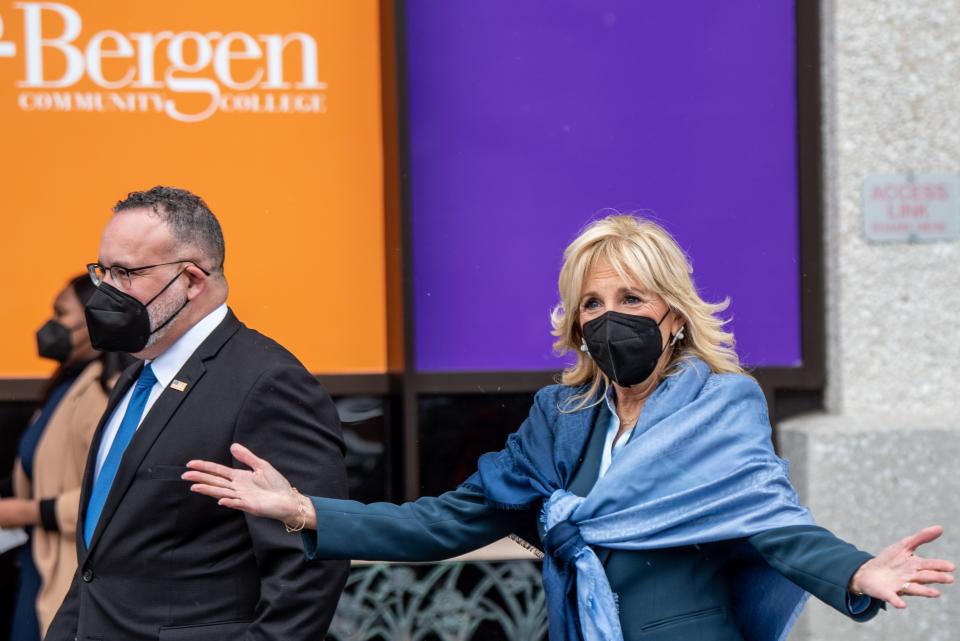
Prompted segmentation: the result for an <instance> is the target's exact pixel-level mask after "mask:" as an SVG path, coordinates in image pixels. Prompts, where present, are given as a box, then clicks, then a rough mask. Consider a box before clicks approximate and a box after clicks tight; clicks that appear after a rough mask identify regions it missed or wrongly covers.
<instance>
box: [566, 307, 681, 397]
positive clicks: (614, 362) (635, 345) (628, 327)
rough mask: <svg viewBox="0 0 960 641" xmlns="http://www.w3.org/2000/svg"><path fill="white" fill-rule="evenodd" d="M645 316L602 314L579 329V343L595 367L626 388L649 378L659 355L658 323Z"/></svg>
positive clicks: (655, 366)
mask: <svg viewBox="0 0 960 641" xmlns="http://www.w3.org/2000/svg"><path fill="white" fill-rule="evenodd" d="M669 314H670V311H669V310H667V313H666V314H664V315H663V318H661V319H660V321H659V322H657V321H655V320H653V319H652V318H650V317H649V316H638V315H635V314H622V313H620V312H613V311H610V312H605V313H604V314H603V315H601V316H598V317H597V318H594V319H593V320H592V321H590V322H589V323H587V324H586V325H584V326H583V340H584V343H586V345H587V350H588V353H589V354H590V357H591V358H593V360H594V362H595V363H596V364H597V367H599V368H600V371H602V372H603V373H604V374H606V375H607V376H608V377H609V378H610V380H612V381H613V382H615V383H616V384H617V385H620V386H622V387H630V386H631V385H636V384H637V383H642V382H643V381H645V380H647V379H648V378H650V375H651V374H653V371H654V370H655V369H657V361H659V360H660V355H661V354H662V353H663V337H662V336H661V335H660V323H662V322H663V320H664V318H666V317H667V316H668V315H669Z"/></svg>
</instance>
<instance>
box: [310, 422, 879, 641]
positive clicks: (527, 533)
mask: <svg viewBox="0 0 960 641" xmlns="http://www.w3.org/2000/svg"><path fill="white" fill-rule="evenodd" d="M608 420H609V413H608V412H606V410H601V411H598V412H596V416H595V418H594V422H593V426H592V428H591V431H590V436H589V438H588V439H587V442H586V444H585V445H584V451H583V453H582V455H581V457H580V461H579V467H578V468H577V471H576V472H575V473H574V475H573V478H572V479H571V482H570V485H569V487H568V488H567V489H569V490H570V491H571V492H573V493H574V494H578V495H580V496H585V495H586V494H587V493H588V492H589V491H590V489H591V488H592V487H593V485H594V483H596V480H597V476H598V473H599V468H600V456H601V453H602V451H603V442H604V436H605V429H606V425H607V421H608ZM314 505H315V507H316V508H317V528H318V531H317V534H316V535H315V536H314V535H313V534H312V533H311V534H308V535H305V545H306V548H307V555H308V556H309V557H311V558H314V557H316V558H335V559H340V558H353V559H370V560H384V561H424V560H439V559H444V558H449V557H451V556H456V555H459V554H463V553H466V552H469V551H470V550H473V549H475V548H477V547H480V546H482V545H486V544H488V543H491V542H493V541H495V540H497V539H499V538H501V537H503V536H505V535H507V534H509V533H511V532H514V533H519V534H520V535H521V536H523V537H524V538H527V539H528V540H536V538H537V535H538V530H539V535H540V536H541V537H542V535H543V531H542V527H541V526H540V525H539V519H538V518H537V517H538V514H537V512H536V511H506V510H498V509H494V508H492V507H490V506H488V505H486V504H485V501H484V497H483V495H481V494H478V493H476V492H473V491H471V490H468V489H465V488H461V489H458V490H456V491H454V492H448V493H446V494H443V495H442V496H439V497H425V498H421V499H419V500H417V501H415V502H413V503H406V504H404V505H393V504H390V503H374V504H372V505H363V504H361V503H357V502H355V501H336V500H329V499H323V498H320V499H315V500H314ZM530 537H532V538H530ZM594 549H595V551H596V553H597V556H598V557H599V558H600V561H601V562H602V563H603V565H604V568H605V569H606V572H607V578H608V579H609V581H610V587H611V588H612V589H613V591H614V592H615V593H616V594H617V595H618V599H619V610H620V620H621V624H622V628H623V633H624V640H625V641H743V637H742V635H741V633H740V631H739V630H738V629H737V627H736V624H735V622H734V619H733V616H732V612H733V607H734V604H735V601H736V599H737V595H736V594H734V593H732V590H731V589H730V581H729V579H730V577H731V575H732V574H733V573H735V572H737V571H738V570H739V569H741V568H743V567H745V564H744V561H745V560H747V559H749V558H751V557H755V555H756V554H757V553H759V554H760V555H761V556H762V557H763V559H764V560H765V561H766V562H767V563H768V564H769V565H771V566H772V567H773V568H775V569H776V570H777V571H779V572H780V573H781V574H783V575H784V576H786V577H787V578H788V579H790V580H791V581H793V582H794V583H796V584H797V585H799V586H800V587H802V588H803V589H805V590H807V591H808V592H810V593H811V594H813V595H814V596H816V597H818V598H819V599H821V600H822V601H825V602H826V603H828V604H830V605H831V606H833V607H834V608H836V609H837V610H839V611H840V612H842V613H844V614H846V615H847V616H850V617H851V618H854V619H855V620H858V621H865V620H867V619H870V618H872V617H873V616H875V615H876V613H877V610H878V608H879V607H880V602H879V601H876V600H872V599H870V600H867V601H865V602H864V604H865V606H866V607H865V609H864V610H863V611H859V613H858V614H853V613H852V612H851V610H850V608H849V605H850V603H849V596H848V593H847V585H848V583H849V581H850V577H851V576H852V575H853V573H854V572H855V571H856V570H857V568H859V567H860V565H861V564H863V563H864V562H865V561H866V560H868V559H869V558H870V555H869V554H867V553H865V552H861V551H860V550H857V549H856V548H855V547H854V546H852V545H850V544H849V543H846V542H844V541H842V540H840V539H838V538H836V537H835V536H833V534H831V533H830V532H829V531H827V530H825V529H823V528H821V527H817V526H794V527H785V528H778V529H774V530H769V531H767V532H762V533H760V534H756V535H754V536H751V537H749V538H747V539H742V540H736V541H723V542H718V543H711V544H705V545H698V546H690V547H683V548H669V549H659V550H642V551H631V550H613V549H609V548H601V547H595V548H594ZM569 607H570V608H572V609H574V610H575V609H576V603H575V601H574V599H573V595H571V601H570V604H569Z"/></svg>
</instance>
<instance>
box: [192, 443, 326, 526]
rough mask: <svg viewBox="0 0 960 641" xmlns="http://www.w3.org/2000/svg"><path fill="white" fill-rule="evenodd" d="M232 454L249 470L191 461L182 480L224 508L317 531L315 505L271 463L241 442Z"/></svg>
mask: <svg viewBox="0 0 960 641" xmlns="http://www.w3.org/2000/svg"><path fill="white" fill-rule="evenodd" d="M230 452H231V454H233V456H234V458H236V459H237V460H238V461H240V462H241V463H243V464H244V465H246V466H248V467H249V468H250V469H249V470H243V469H234V468H230V467H227V466H226V465H220V464H219V463H213V462H211V461H200V460H193V461H190V462H189V463H187V467H188V468H190V471H189V472H185V473H184V474H183V476H182V477H181V478H183V480H185V481H191V482H192V483H193V485H191V486H190V491H192V492H197V493H198V494H205V495H206V496H210V497H213V498H215V499H217V503H218V504H219V505H222V506H224V507H229V508H233V509H235V510H242V511H243V512H247V513H248V514H252V515H254V516H263V517H266V518H270V519H277V520H278V521H283V522H284V523H287V524H289V525H291V526H294V527H296V526H299V525H300V523H301V521H303V520H305V521H306V523H305V525H306V527H308V528H311V529H316V513H315V512H314V509H313V504H312V503H311V502H310V501H309V500H308V499H306V498H305V497H303V496H302V495H301V494H299V493H298V492H296V491H295V490H294V489H293V487H291V485H290V482H289V481H287V479H286V478H284V476H283V475H282V474H280V472H278V471H277V470H276V469H275V468H274V467H273V466H272V465H270V463H268V462H267V461H265V460H263V459H261V458H258V457H257V456H256V455H255V454H254V453H253V452H251V451H250V450H248V449H247V448H245V447H244V446H242V445H240V444H239V443H234V444H233V445H231V446H230Z"/></svg>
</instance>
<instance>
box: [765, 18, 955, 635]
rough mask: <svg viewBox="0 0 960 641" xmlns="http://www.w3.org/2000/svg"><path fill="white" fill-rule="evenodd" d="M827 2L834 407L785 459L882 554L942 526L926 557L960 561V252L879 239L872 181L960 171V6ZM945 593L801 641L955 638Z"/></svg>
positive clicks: (845, 525)
mask: <svg viewBox="0 0 960 641" xmlns="http://www.w3.org/2000/svg"><path fill="white" fill-rule="evenodd" d="M798 1H800V2H805V1H807V0H798ZM822 7H823V8H822V20H823V25H822V26H823V33H822V39H823V40H822V56H823V89H824V132H823V135H824V156H825V158H824V162H825V178H826V180H825V192H826V193H825V234H826V237H825V239H824V242H825V247H826V257H827V270H826V281H827V283H826V285H827V389H826V411H825V412H824V413H818V414H813V415H807V416H803V417H799V418H796V419H792V420H790V421H788V422H786V423H784V424H782V425H781V426H780V427H781V444H782V450H783V453H784V455H785V456H786V457H788V458H789V459H791V465H792V476H793V478H794V481H795V483H796V485H797V489H798V490H799V491H800V494H801V497H802V498H803V500H804V501H805V502H806V503H807V504H808V505H809V506H810V507H811V509H812V510H813V513H814V516H815V517H816V518H817V520H818V522H819V523H820V524H821V525H824V526H825V527H828V528H830V529H831V530H833V531H834V532H836V533H837V534H838V535H839V536H841V537H843V538H845V539H847V540H849V541H851V542H853V543H856V544H857V545H858V546H860V547H861V548H864V549H867V550H869V551H872V552H878V551H879V550H880V549H881V548H882V547H884V546H885V545H887V544H889V543H892V542H894V541H896V540H898V539H899V538H902V537H903V536H905V535H906V534H908V533H911V532H912V531H914V530H916V529H918V528H920V527H921V526H926V525H930V524H934V523H939V524H942V525H944V526H945V527H946V528H947V533H946V535H945V537H944V538H943V539H942V540H941V541H939V542H937V543H935V544H933V545H930V546H927V547H926V548H925V549H924V550H923V553H925V554H927V555H931V556H933V555H935V556H943V557H948V558H952V559H954V560H955V561H960V243H958V242H956V241H954V242H941V243H930V244H915V245H907V244H894V245H876V244H871V243H869V242H867V240H866V239H865V237H864V232H863V208H862V190H863V182H864V179H865V178H866V177H867V176H868V175H870V174H879V173H905V172H907V171H909V170H915V171H918V172H932V171H947V172H960V1H958V0H910V1H909V2H904V1H903V0H825V1H824V2H823V4H822ZM943 592H944V594H943V596H942V597H941V598H940V599H939V600H935V601H927V600H922V599H912V600H910V601H909V608H908V609H907V610H906V611H898V610H895V609H894V608H892V607H889V608H888V610H887V612H882V613H881V614H880V615H879V616H878V617H877V619H875V620H874V621H873V622H871V623H867V624H854V623H852V622H850V621H849V620H847V619H845V618H844V617H842V616H840V615H838V614H837V613H835V612H833V611H832V610H830V609H829V608H827V607H826V606H823V605H822V604H820V603H811V605H810V606H808V608H807V611H806V613H805V614H804V616H803V618H802V620H801V622H800V624H799V625H798V627H797V629H796V631H795V632H794V634H793V635H792V639H793V640H794V641H834V640H836V641H841V640H842V641H859V640H863V641H867V640H869V641H886V640H889V641H894V640H896V641H910V640H914V639H916V640H917V641H920V640H923V641H948V640H954V641H955V640H956V639H960V586H953V587H946V588H945V589H944V590H943Z"/></svg>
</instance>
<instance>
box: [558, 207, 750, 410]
mask: <svg viewBox="0 0 960 641" xmlns="http://www.w3.org/2000/svg"><path fill="white" fill-rule="evenodd" d="M600 261H606V262H607V263H609V265H610V266H611V267H612V268H613V269H614V270H615V271H616V272H617V274H618V275H619V276H620V277H621V278H623V280H624V282H627V283H631V284H633V285H642V286H643V287H644V288H645V289H647V290H648V291H651V292H653V293H655V294H659V295H660V297H661V298H663V300H664V302H665V303H666V304H667V306H668V307H669V309H670V310H672V311H673V312H675V313H677V314H678V315H679V316H680V317H681V319H682V320H683V339H682V340H681V341H678V342H677V344H676V346H675V348H674V350H673V353H672V354H671V358H670V362H669V363H668V365H667V367H666V369H665V373H666V375H667V376H669V375H670V374H672V373H675V372H676V370H677V364H678V363H679V362H680V361H681V360H682V359H684V358H689V357H697V358H699V359H701V360H702V361H704V362H705V363H706V364H707V365H708V366H709V367H710V369H711V370H712V371H713V372H715V373H742V372H743V368H742V367H741V366H740V359H739V357H738V356H737V353H736V351H735V350H734V345H735V342H734V338H733V334H732V333H730V332H728V331H725V330H724V325H725V324H726V322H727V321H726V320H725V319H722V318H720V317H719V314H720V312H722V311H724V310H725V309H727V307H728V306H729V304H730V299H729V298H727V299H724V300H723V301H721V302H719V303H708V302H706V301H704V300H703V299H702V298H700V295H699V294H698V293H697V289H696V287H695V286H694V284H693V278H692V276H691V275H692V273H693V267H692V266H691V265H690V261H689V259H688V258H687V256H686V254H685V253H684V251H683V250H682V249H681V248H680V246H679V245H678V244H677V241H676V240H674V239H673V237H672V236H671V235H670V234H669V233H668V232H667V231H666V230H665V229H664V228H663V227H661V226H660V225H657V224H656V223H654V222H651V221H649V220H645V219H642V218H638V217H635V216H631V215H625V214H614V215H611V216H607V217H606V218H603V219H601V220H597V221H595V222H593V223H591V224H589V225H587V227H585V228H584V229H583V231H581V232H580V235H579V236H577V237H576V238H575V239H574V241H573V242H572V243H570V245H568V246H567V248H566V250H564V252H563V267H562V268H561V270H560V280H559V283H558V288H559V291H560V303H559V304H558V305H557V306H556V307H554V309H553V311H552V312H551V314H550V322H551V324H552V325H553V332H552V333H553V335H554V336H556V337H557V340H556V341H555V342H554V344H553V348H554V350H555V351H556V352H557V353H558V354H560V355H564V354H567V353H568V352H573V353H574V354H576V356H577V360H576V362H575V363H574V364H573V365H571V366H570V367H568V368H567V369H565V370H564V371H563V374H562V375H561V378H560V382H561V383H563V384H565V385H571V386H575V387H577V386H581V385H586V384H588V383H589V384H590V388H589V389H588V390H587V391H586V392H585V393H583V394H578V395H577V396H576V397H575V399H576V400H579V401H581V403H580V404H579V405H578V406H577V407H576V408H574V409H580V408H582V407H583V406H584V405H585V404H586V401H588V400H589V399H591V398H593V397H594V396H595V395H596V393H597V390H598V389H599V388H600V386H601V385H604V386H605V387H607V386H609V385H610V381H609V379H608V378H607V376H606V375H605V374H604V373H603V372H601V371H600V368H599V367H597V366H596V364H595V363H594V362H593V359H591V358H590V357H589V356H588V355H587V354H586V353H584V352H582V351H580V345H581V341H582V340H583V334H582V333H581V330H580V296H581V292H582V290H583V285H584V281H585V280H586V279H587V276H588V274H589V273H590V271H591V270H592V269H593V268H594V266H595V265H596V264H597V263H598V262H600ZM571 400H574V399H571Z"/></svg>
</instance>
